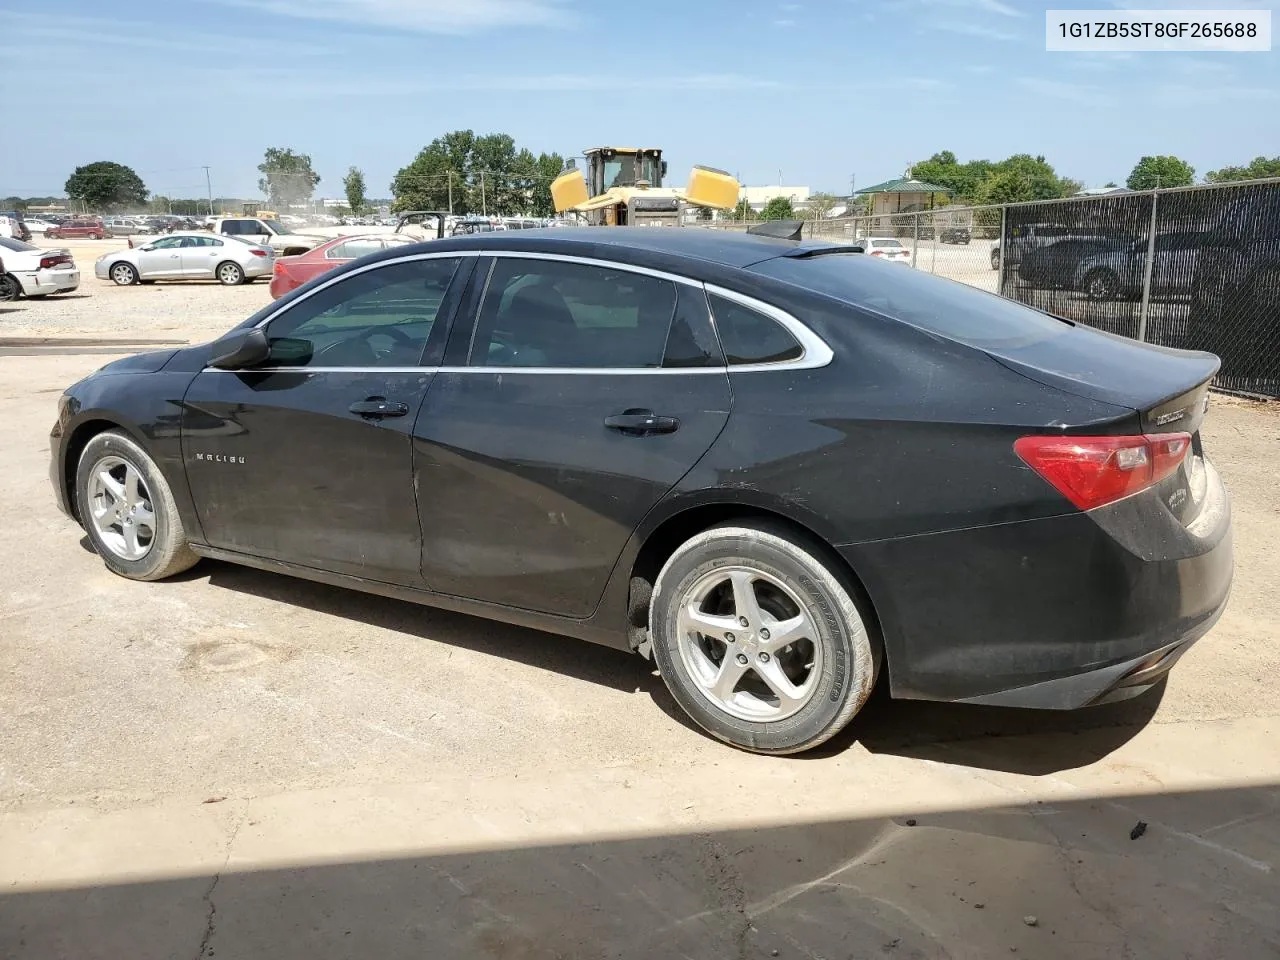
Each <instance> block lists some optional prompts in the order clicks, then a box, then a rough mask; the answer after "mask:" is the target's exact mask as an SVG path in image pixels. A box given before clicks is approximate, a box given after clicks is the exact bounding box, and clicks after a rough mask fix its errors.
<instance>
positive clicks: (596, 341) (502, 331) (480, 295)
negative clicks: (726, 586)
mask: <svg viewBox="0 0 1280 960" xmlns="http://www.w3.org/2000/svg"><path fill="white" fill-rule="evenodd" d="M472 287H473V289H472V292H471V294H470V295H469V297H468V300H467V304H468V306H467V308H466V309H467V314H468V315H469V316H470V317H471V318H473V319H472V322H471V323H469V324H468V323H463V322H462V320H461V318H460V319H459V322H458V323H456V324H455V327H454V334H453V336H452V337H451V339H450V344H449V354H448V356H447V357H446V360H447V364H448V365H446V366H444V367H442V368H441V370H440V372H439V374H438V375H437V377H436V379H435V381H434V382H433V384H432V385H431V388H430V390H429V391H428V393H427V400H426V403H424V405H423V408H422V412H421V414H420V415H419V417H418V421H417V424H416V425H415V427H414V431H413V433H414V444H413V448H414V467H415V471H416V473H417V476H418V488H419V501H418V503H419V511H420V515H421V522H422V530H423V554H422V566H423V574H424V577H425V579H426V581H427V585H428V586H429V587H430V588H431V589H433V590H436V591H438V592H441V593H446V594H450V595H454V596H460V597H468V598H472V599H476V600H483V601H488V602H491V603H498V604H505V605H508V606H512V607H520V608H524V609H529V610H539V611H546V612H551V613H555V614H560V615H563V616H570V617H585V616H588V615H590V614H591V612H592V611H593V610H594V609H595V607H596V605H597V604H598V602H599V600H600V597H601V595H602V594H603V591H604V588H605V585H606V583H607V581H608V579H609V576H610V573H611V571H612V570H613V567H614V564H615V563H616V561H617V559H618V557H619V555H620V554H621V552H622V549H623V547H624V545H625V544H626V541H627V539H628V537H629V536H630V535H631V533H632V531H633V530H634V529H635V528H636V527H637V526H638V525H639V524H640V522H641V520H642V519H643V518H644V516H645V514H647V513H648V512H649V510H650V509H651V508H652V507H653V506H654V505H655V504H656V503H658V501H659V500H661V499H662V497H663V496H664V495H666V493H667V492H668V491H669V490H670V489H671V488H672V487H674V486H675V485H676V483H678V482H679V480H680V478H681V477H683V476H684V475H685V474H686V473H687V472H688V471H689V470H690V469H691V468H692V467H693V465H694V464H695V463H696V462H697V461H698V460H699V458H701V457H702V455H703V454H704V453H705V452H706V450H707V449H708V448H709V447H710V446H711V444H712V442H713V441H714V440H715V438H716V437H717V436H718V435H719V433H720V431H721V429H722V428H723V427H724V424H725V422H726V420H727V419H728V416H729V410H730V393H729V381H728V376H727V374H726V371H725V368H724V359H723V357H722V356H721V354H720V351H719V346H718V344H717V342H716V340H715V336H714V331H713V329H712V327H711V323H710V319H709V315H708V309H707V302H706V295H705V292H704V290H703V289H702V287H701V285H699V284H697V283H693V282H690V281H687V280H684V279H682V278H679V277H671V276H665V275H660V274H655V273H653V272H651V271H644V270H640V269H638V268H633V267H630V266H627V265H624V264H602V263H600V262H597V261H582V260H576V259H575V258H571V257H552V256H541V257H539V256H532V255H527V254H526V255H515V254H512V255H503V256H498V257H494V258H486V259H484V260H482V261H481V263H480V264H479V266H478V267H477V270H476V272H475V275H474V278H473V280H472Z"/></svg>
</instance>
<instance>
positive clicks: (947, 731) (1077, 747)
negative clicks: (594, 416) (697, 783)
mask: <svg viewBox="0 0 1280 960" xmlns="http://www.w3.org/2000/svg"><path fill="white" fill-rule="evenodd" d="M83 545H85V546H86V547H88V541H87V538H86V539H85V541H83ZM202 577H208V578H209V583H210V584H211V585H213V586H217V587H222V588H225V589H228V590H236V591H240V592H242V593H249V594H252V595H254V596H258V597H263V598H265V599H269V600H273V601H277V602H280V603H289V604H295V605H298V606H302V607H306V608H307V609H309V610H315V611H317V612H320V613H325V614H328V615H331V616H338V617H345V618H346V619H348V620H355V621H358V622H360V623H368V624H372V625H374V626H377V627H382V628H384V629H387V630H395V631H397V632H400V633H404V634H408V635H410V636H415V637H420V638H423V639H428V638H429V639H431V640H435V641H439V642H440V643H447V644H450V645H453V646H458V647H464V648H466V649H469V650H476V651H478V652H482V653H486V654H490V655H492V656H499V657H505V658H507V659H510V660H516V661H519V662H521V663H526V664H529V665H530V666H534V667H537V668H539V669H542V670H553V671H555V672H557V673H561V674H563V675H565V676H570V677H574V678H576V679H578V680H583V681H586V682H588V683H597V684H603V685H606V686H609V687H612V688H614V689H616V690H623V691H628V692H630V691H637V690H638V691H643V692H645V693H648V694H649V695H650V696H651V697H652V698H653V700H654V703H655V704H657V706H658V707H659V709H661V710H662V711H663V712H664V713H665V714H666V715H667V716H668V717H670V718H671V719H672V720H674V721H675V722H677V723H680V724H683V725H684V726H686V727H688V728H689V729H691V730H697V731H699V732H701V728H700V727H698V726H697V725H696V724H695V723H694V722H693V721H692V720H690V719H689V717H688V715H687V714H686V713H685V712H684V711H683V710H682V709H680V707H679V705H678V704H677V703H676V702H675V700H674V699H673V698H672V697H671V695H670V694H669V693H668V692H667V689H666V687H665V686H664V685H663V683H662V680H661V678H660V677H658V676H657V675H656V673H655V672H654V670H653V668H652V666H651V665H650V664H649V663H648V662H646V661H644V660H642V659H641V658H639V657H637V656H633V655H631V654H628V653H624V652H622V651H619V650H613V649H610V648H608V647H602V646H598V645H596V644H592V643H585V642H582V641H579V640H574V639H571V638H568V637H557V636H555V635H552V634H545V633H541V632H539V631H536V630H527V629H524V628H522V627H515V626H510V625H507V624H500V623H497V622H495V621H490V620H485V619H482V618H478V617H471V616H467V615H465V614H459V613H453V612H450V611H446V610H439V609H436V608H433V607H427V606H421V605H418V604H414V603H408V602H404V601H399V600H390V599H386V598H384V597H378V596H374V595H370V594H363V593H359V592H356V591H352V590H345V589H342V588H339V587H331V586H328V585H325V584H319V583H313V582H311V581H308V580H300V579H295V578H292V577H287V576H284V575H281V574H274V573H267V572H264V571H259V570H254V569H251V568H248V567H240V566H236V565H235V564H228V563H221V562H218V561H211V560H205V561H202V562H201V563H200V564H198V565H197V566H196V567H194V568H193V569H192V570H190V571H189V572H187V573H185V574H182V575H181V577H180V579H200V578H202ZM882 679H883V678H882ZM1163 692H1164V685H1163V683H1161V684H1160V685H1159V686H1158V687H1157V689H1155V690H1152V691H1150V692H1148V693H1147V694H1144V695H1143V696H1140V697H1138V698H1136V699H1134V700H1129V701H1126V702H1124V703H1119V704H1110V705H1107V706H1102V707H1092V708H1088V709H1085V710H1077V711H1069V712H1064V711H1047V710H1018V709H1012V708H1002V707H983V706H974V705H968V704H948V703H928V702H924V701H917V700H893V699H892V698H890V697H889V696H888V694H887V685H886V684H885V683H880V684H878V685H877V689H876V692H875V693H874V694H873V695H872V697H871V699H870V701H868V703H867V705H866V706H865V707H864V708H863V710H862V712H861V713H859V714H858V716H857V717H856V718H855V719H854V721H853V723H851V724H850V725H849V726H848V727H847V728H846V729H845V731H844V732H843V733H841V734H840V735H838V736H836V737H834V738H833V739H832V740H831V741H830V742H829V743H828V744H826V745H824V746H823V747H822V748H820V749H818V750H815V751H811V752H809V753H805V754H801V755H800V756H799V759H822V758H823V757H829V756H832V755H833V754H836V753H840V752H842V751H844V750H846V749H847V748H848V747H849V745H850V744H851V743H852V742H853V741H855V740H856V741H858V742H860V743H861V744H862V745H863V746H865V747H866V748H867V749H868V750H870V751H871V752H873V753H892V754H898V755H901V756H909V757H918V758H922V759H930V760H936V761H939V762H944V763H962V764H964V765H965V766H975V767H982V768H985V769H993V770H1005V771H1010V772H1016V773H1025V774H1032V775H1041V774H1046V773H1053V772H1056V771H1059V770H1065V769H1070V768H1074V767H1080V766H1084V765H1086V764H1089V763H1092V762H1094V761H1096V760H1098V759H1100V758H1101V757H1104V756H1106V755H1107V754H1109V753H1111V752H1112V751H1113V750H1115V749H1116V748H1117V747H1119V746H1120V745H1121V744H1123V743H1125V742H1126V741H1127V740H1129V739H1130V738H1131V737H1133V736H1134V735H1135V734H1137V733H1138V732H1139V731H1140V730H1141V729H1142V728H1143V726H1145V725H1146V723H1147V722H1148V721H1150V719H1151V717H1152V715H1153V714H1154V713H1155V711H1156V708H1157V707H1158V706H1159V704H1160V699H1161V697H1162V696H1163ZM1038 738H1041V739H1038ZM960 744H963V745H964V746H963V749H961V747H960V746H959V745H960Z"/></svg>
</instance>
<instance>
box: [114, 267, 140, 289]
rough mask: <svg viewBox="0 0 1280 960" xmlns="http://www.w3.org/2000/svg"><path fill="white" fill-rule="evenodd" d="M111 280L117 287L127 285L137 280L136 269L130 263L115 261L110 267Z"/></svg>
mask: <svg viewBox="0 0 1280 960" xmlns="http://www.w3.org/2000/svg"><path fill="white" fill-rule="evenodd" d="M111 281H112V282H113V283H114V284H115V285H116V286H117V287H128V286H131V285H132V284H135V283H137V282H138V271H137V270H135V269H134V268H133V266H132V264H128V263H117V264H115V265H114V266H113V267H112V268H111Z"/></svg>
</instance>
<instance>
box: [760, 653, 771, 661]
mask: <svg viewBox="0 0 1280 960" xmlns="http://www.w3.org/2000/svg"><path fill="white" fill-rule="evenodd" d="M760 662H761V663H768V662H769V655H768V654H767V653H761V654H760Z"/></svg>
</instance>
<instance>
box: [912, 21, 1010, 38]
mask: <svg viewBox="0 0 1280 960" xmlns="http://www.w3.org/2000/svg"><path fill="white" fill-rule="evenodd" d="M926 26H928V27H929V28H931V29H933V30H945V31H946V32H947V33H958V34H960V35H961V36H965V37H983V38H985V39H987V40H1017V39H1018V37H1017V35H1016V34H1012V33H1009V32H1008V31H1007V30H998V29H996V28H995V27H984V26H983V25H982V24H980V23H952V22H949V21H938V22H935V23H929V24H926Z"/></svg>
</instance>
